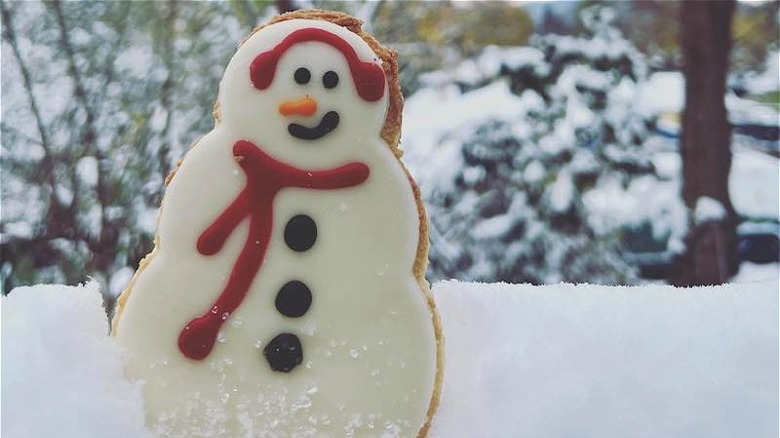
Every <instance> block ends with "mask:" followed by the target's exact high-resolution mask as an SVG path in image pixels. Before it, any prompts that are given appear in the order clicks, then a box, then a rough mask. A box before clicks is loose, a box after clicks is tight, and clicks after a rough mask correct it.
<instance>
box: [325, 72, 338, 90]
mask: <svg viewBox="0 0 780 438" xmlns="http://www.w3.org/2000/svg"><path fill="white" fill-rule="evenodd" d="M338 84H339V75H338V74H337V73H336V72H335V71H328V72H326V73H325V74H324V75H323V76H322V85H324V86H325V88H335V87H336V85H338Z"/></svg>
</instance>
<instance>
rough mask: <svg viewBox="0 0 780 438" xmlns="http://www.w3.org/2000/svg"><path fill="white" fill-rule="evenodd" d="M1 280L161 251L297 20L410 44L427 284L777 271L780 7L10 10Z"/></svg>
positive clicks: (124, 273)
mask: <svg viewBox="0 0 780 438" xmlns="http://www.w3.org/2000/svg"><path fill="white" fill-rule="evenodd" d="M0 7H1V11H2V47H1V48H0V49H1V51H0V57H1V58H0V61H2V62H1V64H2V71H1V78H2V83H1V87H2V90H1V91H2V94H1V96H0V109H1V110H2V114H1V124H0V135H1V137H0V140H1V143H2V150H1V157H0V158H1V159H0V166H1V167H0V188H1V189H2V198H1V202H0V281H1V282H2V291H3V293H8V292H9V291H10V290H11V289H12V288H14V287H16V286H21V285H30V284H35V283H67V284H76V283H79V282H83V281H85V280H86V279H87V278H88V277H91V278H95V279H97V280H98V281H100V283H101V284H102V285H103V291H104V294H105V298H106V303H107V306H108V308H109V309H111V308H112V307H113V305H114V302H115V299H116V296H117V295H118V294H119V293H120V292H121V290H122V289H123V288H124V287H125V286H126V284H127V282H128V281H129V279H130V277H131V276H132V274H133V272H134V270H135V269H136V267H137V266H138V263H139V261H140V259H141V258H143V256H145V255H146V254H147V253H148V252H149V251H150V250H151V249H152V247H153V236H154V230H155V225H156V224H155V222H156V214H157V209H158V207H159V204H160V200H161V197H162V194H163V190H164V180H165V177H166V176H167V175H168V174H169V173H170V172H171V170H172V169H173V168H174V167H175V165H176V163H177V161H178V160H179V159H181V157H182V156H183V154H184V152H185V151H186V150H187V149H188V148H189V147H190V145H191V144H192V143H193V141H195V140H196V139H197V138H198V137H200V136H201V135H203V134H205V133H206V132H208V131H209V130H210V129H211V128H212V126H213V119H212V115H211V109H212V105H213V103H214V100H215V98H216V95H217V86H218V82H219V79H220V77H221V75H222V71H223V69H224V67H225V65H226V64H227V62H228V60H229V58H230V56H231V55H232V54H233V52H234V51H235V48H236V46H237V44H238V42H239V41H241V39H242V38H243V37H244V36H246V35H247V34H248V33H249V32H250V31H251V30H252V28H253V27H254V26H255V25H257V24H259V23H262V22H263V21H265V20H267V19H268V18H270V17H271V16H272V15H274V14H276V13H279V12H280V11H287V10H293V9H297V8H308V7H316V8H324V9H335V10H340V11H344V12H348V13H350V14H353V15H356V16H358V17H360V18H361V19H363V20H364V21H365V23H366V25H365V26H366V28H367V30H369V31H370V32H372V33H373V34H374V35H375V36H376V37H377V39H379V40H380V41H381V42H382V43H383V44H385V45H386V46H389V47H392V48H394V49H396V50H397V51H398V52H399V54H400V63H401V82H402V87H403V90H404V94H405V96H406V104H405V110H404V111H405V119H404V132H403V138H402V147H403V148H404V149H405V151H406V152H405V156H404V161H405V163H406V164H407V166H408V167H409V168H410V170H411V172H412V174H413V175H414V176H415V178H416V180H417V181H418V183H419V185H420V188H421V190H422V193H423V196H424V200H425V203H426V205H427V208H428V215H429V218H430V225H431V227H430V234H431V235H430V237H431V251H430V267H429V271H428V278H429V280H431V281H436V280H440V279H449V278H456V279H460V280H469V281H484V282H496V281H507V282H515V283H517V282H529V283H534V284H544V283H557V282H560V281H567V282H588V283H597V284H610V285H612V284H639V283H643V282H668V283H672V284H678V285H694V284H717V283H723V282H726V281H730V280H734V279H735V276H739V277H741V278H743V279H747V280H749V279H750V278H752V277H754V276H756V275H767V273H769V274H770V275H773V276H774V277H775V278H777V275H778V264H777V263H778V255H779V252H780V249H779V248H780V245H778V242H779V237H778V236H780V227H779V225H778V219H779V218H780V206H779V202H780V189H779V187H780V167H778V166H779V165H778V157H780V148H779V143H778V109H779V108H780V85H779V82H780V73H778V66H779V65H780V61H779V60H778V50H779V49H780V42H779V39H780V36H779V35H778V22H779V21H778V19H779V18H778V17H779V15H778V14H779V12H778V10H779V7H780V3H778V2H776V1H768V2H761V1H758V2H756V1H751V2H741V1H740V2H735V1H713V2H684V3H680V2H672V1H623V2H598V1H559V2H502V1H476V2H460V1H457V2H456V1H435V2H427V1H399V0H396V1H391V0H385V1H380V0H372V1H352V2H327V1H317V0H312V1H292V0H287V1H259V0H230V1H225V2H198V1H181V0H167V1H155V2H129V1H120V2H110V1H84V2H59V1H52V2H40V1H24V2H17V1H7V0H2V1H0Z"/></svg>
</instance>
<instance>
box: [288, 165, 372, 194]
mask: <svg viewBox="0 0 780 438" xmlns="http://www.w3.org/2000/svg"><path fill="white" fill-rule="evenodd" d="M295 172H296V173H297V175H291V176H292V178H293V181H294V182H293V183H292V184H291V185H293V186H295V187H303V188H307V189H324V190H326V189H342V188H345V187H353V186H356V185H358V184H361V183H362V182H364V181H365V180H367V179H368V173H369V171H368V166H366V165H365V164H363V163H360V162H352V163H348V164H345V165H343V166H339V167H336V168H333V169H327V170H315V171H309V172H307V171H301V170H297V169H296V170H295Z"/></svg>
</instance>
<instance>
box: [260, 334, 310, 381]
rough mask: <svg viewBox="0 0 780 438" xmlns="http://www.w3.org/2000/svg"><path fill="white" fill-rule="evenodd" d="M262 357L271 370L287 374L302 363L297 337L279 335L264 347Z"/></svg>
mask: <svg viewBox="0 0 780 438" xmlns="http://www.w3.org/2000/svg"><path fill="white" fill-rule="evenodd" d="M263 355H264V356H265V360H267V361H268V365H271V369H272V370H274V371H279V372H282V373H289V372H290V371H292V369H293V368H295V367H297V366H298V365H300V364H301V362H303V346H301V340H300V339H298V336H295V335H294V334H292V333H281V334H278V335H276V337H274V338H273V339H271V342H269V343H268V345H266V346H265V348H264V349H263Z"/></svg>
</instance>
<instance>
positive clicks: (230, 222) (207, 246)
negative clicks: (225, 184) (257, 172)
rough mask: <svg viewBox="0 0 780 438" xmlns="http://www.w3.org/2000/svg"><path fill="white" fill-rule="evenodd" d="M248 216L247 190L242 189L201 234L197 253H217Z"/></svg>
mask: <svg viewBox="0 0 780 438" xmlns="http://www.w3.org/2000/svg"><path fill="white" fill-rule="evenodd" d="M248 215H249V203H248V202H247V189H244V190H242V191H241V193H239V194H238V196H236V199H234V200H233V202H232V203H231V204H230V205H229V206H228V207H227V208H226V209H225V211H223V212H222V214H221V215H219V217H218V218H217V219H216V220H215V221H214V222H213V223H212V224H211V225H210V226H209V227H208V228H206V230H205V231H204V232H203V233H201V235H200V237H199V238H198V244H197V246H198V252H199V253H201V254H203V255H214V254H216V253H218V252H219V250H220V249H222V246H223V245H224V244H225V242H226V241H227V238H228V237H229V236H230V234H231V233H232V232H233V230H234V229H235V228H236V227H237V226H238V224H239V223H240V222H241V221H242V220H243V219H244V218H245V217H247V216H248Z"/></svg>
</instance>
